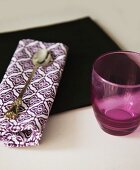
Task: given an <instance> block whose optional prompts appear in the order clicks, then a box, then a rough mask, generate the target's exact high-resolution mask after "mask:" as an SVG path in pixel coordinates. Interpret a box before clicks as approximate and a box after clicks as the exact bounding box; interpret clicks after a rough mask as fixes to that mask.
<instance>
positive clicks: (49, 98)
mask: <svg viewBox="0 0 140 170" xmlns="http://www.w3.org/2000/svg"><path fill="white" fill-rule="evenodd" d="M43 48H47V49H48V51H49V52H50V53H51V55H52V57H53V62H52V63H51V65H49V66H47V67H44V68H43V67H39V68H38V69H37V71H36V72H35V75H34V77H33V79H32V81H31V83H30V85H29V86H28V88H27V90H26V92H25V94H24V96H23V104H22V107H20V110H19V111H20V112H19V116H18V118H17V119H15V120H13V119H11V120H8V119H6V118H5V116H4V114H5V112H6V111H7V110H8V109H9V108H10V107H11V104H12V102H13V101H14V100H15V99H16V98H17V97H18V95H19V93H20V91H21V89H22V88H23V87H24V85H25V83H26V81H27V80H28V78H29V76H30V73H31V72H32V69H33V64H32V61H31V58H32V56H33V55H34V53H36V52H37V51H38V49H43ZM66 55H67V48H66V47H65V46H64V45H63V44H62V43H43V42H40V41H34V40H30V39H24V40H21V41H20V42H19V44H18V47H17V49H16V51H15V53H14V55H13V57H12V59H11V62H10V64H9V66H8V68H7V71H6V73H5V75H4V77H3V80H2V82H1V84H0V140H1V141H3V142H4V143H5V145H7V146H10V147H23V146H32V145H38V144H39V141H40V139H41V136H42V132H43V129H44V127H45V124H46V122H47V119H48V116H49V113H50V110H51V107H52V104H53V101H54V98H55V95H56V90H57V88H58V85H59V81H60V78H61V75H62V72H63V69H64V65H65V61H66Z"/></svg>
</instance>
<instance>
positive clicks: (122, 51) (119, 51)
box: [92, 50, 140, 88]
mask: <svg viewBox="0 0 140 170" xmlns="http://www.w3.org/2000/svg"><path fill="white" fill-rule="evenodd" d="M116 53H129V54H137V55H139V56H140V53H139V52H134V51H127V50H118V51H110V52H106V53H103V54H101V55H100V56H99V57H98V58H97V59H96V60H95V62H94V63H93V69H92V70H93V72H95V73H96V74H97V76H98V77H99V78H100V79H101V80H102V81H103V82H105V83H106V84H110V85H112V86H116V87H121V88H138V87H140V84H135V85H127V84H117V83H113V82H111V81H108V80H106V79H105V78H103V77H102V76H100V75H99V74H98V73H97V71H96V70H95V68H94V66H95V64H96V63H97V61H99V60H101V59H102V58H104V57H105V56H107V55H110V54H116Z"/></svg>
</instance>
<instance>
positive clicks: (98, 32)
mask: <svg viewBox="0 0 140 170" xmlns="http://www.w3.org/2000/svg"><path fill="white" fill-rule="evenodd" d="M21 39H35V40H39V41H44V42H62V43H64V44H66V45H67V46H68V47H69V52H68V57H67V63H66V66H65V70H64V73H63V76H62V79H61V82H60V86H59V88H58V92H57V95H56V98H55V101H54V104H53V107H52V110H51V114H53V113H58V112H63V111H67V110H70V109H76V108H79V107H84V106H88V105H90V104H91V101H90V99H91V72H92V65H93V62H94V61H95V59H96V58H97V57H98V56H99V55H101V54H102V53H104V52H108V51H114V50H120V48H119V46H118V45H117V44H116V43H115V42H114V41H113V40H112V39H111V38H110V37H109V36H108V35H107V34H106V33H105V32H104V31H103V30H102V29H101V28H100V27H99V25H98V24H96V23H95V22H94V21H92V19H90V18H89V17H85V18H82V19H78V20H74V21H71V22H66V23H61V24H55V25H51V26H43V27H37V28H31V29H27V30H21V31H15V32H10V33H1V34H0V50H1V66H0V80H2V77H3V75H4V73H5V71H6V68H7V66H8V65H9V62H10V60H11V57H12V55H13V53H14V51H15V49H16V46H17V44H18V42H19V40H21Z"/></svg>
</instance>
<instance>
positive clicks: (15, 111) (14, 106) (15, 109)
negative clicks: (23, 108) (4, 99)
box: [5, 66, 38, 119]
mask: <svg viewBox="0 0 140 170" xmlns="http://www.w3.org/2000/svg"><path fill="white" fill-rule="evenodd" d="M37 68H38V67H37V66H34V68H33V70H32V72H31V74H30V76H29V78H28V80H27V82H26V84H25V86H24V87H23V89H22V90H21V92H20V94H19V96H18V97H17V99H16V100H15V101H14V102H13V104H12V107H11V108H10V109H9V110H8V111H7V112H6V114H5V116H6V118H9V119H15V118H16V117H17V115H18V111H19V107H20V105H21V104H22V97H23V95H24V93H25V91H26V89H27V87H28V85H29V84H30V82H31V80H32V78H33V76H34V73H35V71H36V70H37Z"/></svg>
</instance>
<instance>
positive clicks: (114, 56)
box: [92, 51, 140, 136]
mask: <svg viewBox="0 0 140 170" xmlns="http://www.w3.org/2000/svg"><path fill="white" fill-rule="evenodd" d="M92 106H93V109H94V111H95V116H96V119H97V120H98V122H99V124H100V126H101V128H102V129H103V130H104V131H105V132H107V133H109V134H112V135H118V136H121V135H127V134H130V133H132V132H133V131H134V130H135V129H136V128H137V127H138V125H139V123H140V53H136V52H130V51H117V52H110V53H106V54H103V55H102V56H100V57H99V58H98V59H97V60H96V61H95V63H94V65H93V71H92Z"/></svg>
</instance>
